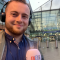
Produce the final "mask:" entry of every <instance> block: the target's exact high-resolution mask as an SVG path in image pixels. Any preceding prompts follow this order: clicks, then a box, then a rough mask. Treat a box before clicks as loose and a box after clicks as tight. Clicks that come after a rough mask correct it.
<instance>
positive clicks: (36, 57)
mask: <svg viewBox="0 0 60 60" xmlns="http://www.w3.org/2000/svg"><path fill="white" fill-rule="evenodd" d="M26 60H41V54H40V52H39V50H38V49H29V50H28V51H27V53H26Z"/></svg>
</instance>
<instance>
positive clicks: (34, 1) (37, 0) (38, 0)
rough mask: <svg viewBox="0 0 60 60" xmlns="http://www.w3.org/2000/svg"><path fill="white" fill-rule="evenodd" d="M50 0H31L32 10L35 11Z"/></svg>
mask: <svg viewBox="0 0 60 60" xmlns="http://www.w3.org/2000/svg"><path fill="white" fill-rule="evenodd" d="M47 1H48V0H30V3H31V7H32V10H33V11H34V10H35V9H36V8H38V7H39V6H41V5H42V4H44V3H45V2H47Z"/></svg>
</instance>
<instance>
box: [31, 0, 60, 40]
mask: <svg viewBox="0 0 60 60" xmlns="http://www.w3.org/2000/svg"><path fill="white" fill-rule="evenodd" d="M58 1H59V0H49V1H47V2H46V3H44V4H43V5H42V6H40V7H38V8H37V9H36V10H35V11H34V12H33V14H32V21H31V22H32V25H33V27H34V29H33V30H32V29H30V33H31V34H30V37H31V38H33V37H36V36H40V37H42V38H45V37H46V38H47V37H55V36H56V35H58V38H59V39H60V4H59V2H58ZM56 2H58V5H56V4H57V3H56Z"/></svg>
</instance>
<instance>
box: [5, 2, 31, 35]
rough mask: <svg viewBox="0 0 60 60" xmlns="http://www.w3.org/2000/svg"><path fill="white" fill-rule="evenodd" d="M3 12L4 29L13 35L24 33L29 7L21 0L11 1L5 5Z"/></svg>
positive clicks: (27, 21)
mask: <svg viewBox="0 0 60 60" xmlns="http://www.w3.org/2000/svg"><path fill="white" fill-rule="evenodd" d="M5 13H6V20H5V31H6V32H7V33H8V34H15V35H20V34H22V33H24V32H25V30H26V29H27V27H28V23H29V15H30V10H29V7H28V6H27V5H26V4H23V3H21V2H16V1H13V2H11V3H10V4H9V5H8V6H7V8H6V11H5Z"/></svg>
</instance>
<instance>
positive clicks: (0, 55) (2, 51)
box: [0, 30, 44, 60]
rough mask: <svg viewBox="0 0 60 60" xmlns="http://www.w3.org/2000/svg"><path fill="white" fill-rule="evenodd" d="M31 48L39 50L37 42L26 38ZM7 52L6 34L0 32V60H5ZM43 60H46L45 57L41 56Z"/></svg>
mask: <svg viewBox="0 0 60 60" xmlns="http://www.w3.org/2000/svg"><path fill="white" fill-rule="evenodd" d="M25 38H26V40H27V42H28V44H29V47H30V48H33V47H34V48H38V46H37V42H36V41H32V40H31V39H30V38H27V37H25ZM6 52H7V46H6V42H5V32H4V31H3V30H2V31H0V60H5V57H6ZM41 60H44V58H43V55H42V54H41Z"/></svg>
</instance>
